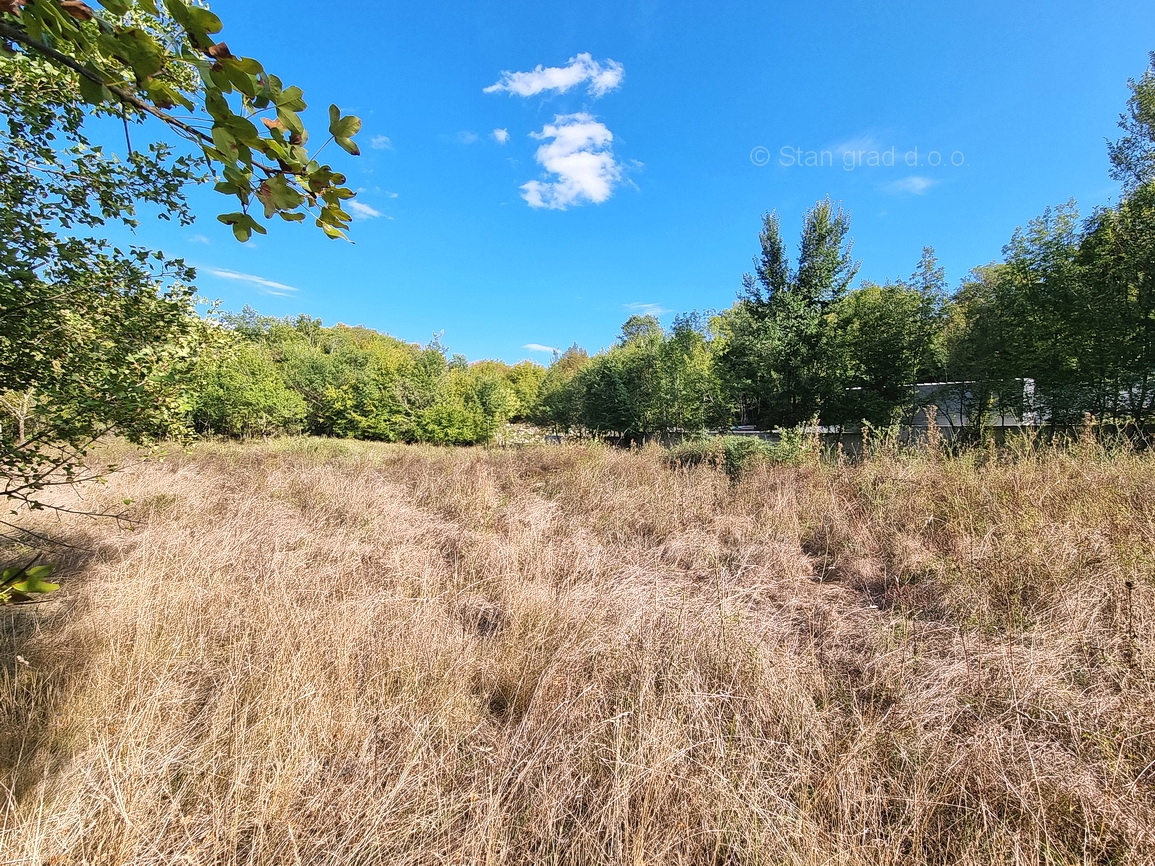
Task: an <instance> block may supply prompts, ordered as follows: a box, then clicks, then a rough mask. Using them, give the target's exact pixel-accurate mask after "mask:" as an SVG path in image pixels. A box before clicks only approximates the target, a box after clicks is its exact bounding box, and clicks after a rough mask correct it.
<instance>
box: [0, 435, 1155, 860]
mask: <svg viewBox="0 0 1155 866" xmlns="http://www.w3.org/2000/svg"><path fill="white" fill-rule="evenodd" d="M79 495H81V496H82V497H83V498H84V504H85V506H86V507H99V506H102V505H103V506H109V505H112V506H114V505H115V504H116V503H119V502H121V501H122V500H124V499H126V498H127V499H132V500H133V504H132V505H131V506H130V510H131V511H132V512H133V513H134V515H135V516H136V517H137V518H139V520H140V523H139V525H136V526H130V525H128V524H116V523H114V522H110V521H103V522H94V521H91V520H86V519H82V518H71V517H68V518H60V517H55V516H52V515H48V514H37V515H31V516H30V517H29V518H28V519H29V520H31V521H32V523H30V524H29V525H35V526H39V527H40V528H42V529H44V530H46V531H51V532H53V533H54V534H56V535H57V536H58V537H61V538H64V539H67V540H69V541H71V542H72V543H73V544H76V545H78V546H80V547H82V548H84V549H82V550H75V551H71V552H66V553H64V554H61V555H60V556H59V557H58V558H59V560H60V562H61V563H62V568H61V572H60V577H61V578H62V579H63V581H64V582H65V584H66V587H65V589H64V590H62V592H61V594H60V595H61V597H60V598H59V599H58V600H55V601H52V602H49V603H45V604H40V605H35V606H25V607H21V608H16V609H6V610H3V611H0V633H2V634H0V641H2V644H3V646H2V648H0V781H2V783H3V790H2V792H0V793H2V794H3V796H4V798H5V799H4V802H3V819H2V825H0V862H3V863H28V864H36V866H40V864H79V863H90V864H178V863H188V864H295V863H303V864H321V863H326V864H370V863H372V864H506V863H525V864H539V863H540V864H547V863H566V864H583V866H584V864H631V866H635V864H636V866H642V864H675V863H676V864H718V866H721V864H799V866H801V864H806V866H819V864H845V866H852V864H853V866H860V864H861V866H866V864H878V866H883V864H887V866H889V864H924V863H925V864H955V863H958V864H992V863H999V864H1136V866H1137V864H1150V863H1153V862H1155V579H1153V569H1155V458H1149V457H1139V456H1129V455H1115V456H1108V455H1105V454H1103V453H1102V452H1100V450H1099V449H1098V448H1096V447H1094V446H1092V445H1089V444H1086V443H1084V444H1083V445H1081V446H1078V447H1076V448H1075V449H1074V450H1073V451H1071V452H1067V453H1050V452H1047V453H1043V454H1040V455H1033V456H1032V455H1020V456H1018V457H1015V458H1012V457H1002V458H995V457H992V456H991V455H989V454H978V455H972V456H970V457H960V458H949V459H948V458H940V457H938V456H936V455H934V454H905V455H904V454H893V453H892V454H879V455H875V456H873V457H872V458H870V459H868V460H866V461H864V462H863V463H861V464H858V465H836V464H815V465H810V466H801V467H795V468H787V467H773V466H762V467H759V468H755V469H753V470H751V471H749V472H747V473H745V474H744V475H743V476H742V477H741V478H740V479H739V480H737V481H732V480H731V479H730V478H728V477H727V476H726V474H724V473H723V472H721V471H718V470H716V469H713V468H710V467H707V466H701V467H697V468H691V469H684V468H670V467H668V466H667V465H665V464H664V462H663V460H662V457H661V453H660V452H659V451H657V450H645V451H642V452H636V453H627V452H620V451H612V450H608V449H604V448H595V447H569V446H565V447H561V446H558V447H551V448H524V449H510V450H488V451H487V450H480V449H477V450H438V449H434V448H419V447H401V446H384V445H370V444H358V443H343V442H332V441H318V440H306V439H302V440H287V441H283V442H271V443H260V444H245V445H232V444H224V445H222V444H202V445H199V446H197V447H196V448H194V449H193V450H192V451H191V452H190V453H187V454H185V453H179V452H178V453H172V454H170V455H169V456H168V457H167V458H166V459H164V460H163V461H152V462H149V463H145V464H143V465H141V466H138V467H136V468H133V469H128V470H125V471H122V472H120V473H118V474H116V475H113V476H112V477H111V478H110V481H109V483H108V484H107V485H105V486H100V487H95V486H89V487H87V488H84V489H83V490H82V491H80V494H79ZM15 556H16V552H15V551H11V550H9V551H8V552H7V554H6V558H8V559H13V558H14V557H15Z"/></svg>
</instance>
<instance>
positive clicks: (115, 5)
mask: <svg viewBox="0 0 1155 866" xmlns="http://www.w3.org/2000/svg"><path fill="white" fill-rule="evenodd" d="M100 5H101V6H103V7H104V8H105V9H107V10H108V11H109V12H111V13H112V14H113V15H124V14H126V13H127V12H128V10H129V9H131V8H132V4H131V3H130V2H128V0H100Z"/></svg>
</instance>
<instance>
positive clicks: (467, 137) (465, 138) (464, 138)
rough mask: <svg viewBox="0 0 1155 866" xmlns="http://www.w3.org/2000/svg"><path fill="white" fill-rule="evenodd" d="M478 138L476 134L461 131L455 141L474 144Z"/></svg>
mask: <svg viewBox="0 0 1155 866" xmlns="http://www.w3.org/2000/svg"><path fill="white" fill-rule="evenodd" d="M480 137H481V136H479V135H478V134H477V133H476V132H468V131H463V132H459V133H457V140H458V141H459V142H461V143H462V144H476V143H477V140H478V139H479V138H480Z"/></svg>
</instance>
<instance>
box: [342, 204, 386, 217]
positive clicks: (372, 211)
mask: <svg viewBox="0 0 1155 866" xmlns="http://www.w3.org/2000/svg"><path fill="white" fill-rule="evenodd" d="M346 207H348V208H349V213H350V215H351V216H352V217H353V219H355V220H371V219H376V218H377V217H379V216H381V215H382V214H381V211H379V210H377V208H375V207H372V206H370V205H367V204H365V203H364V202H359V201H357V200H356V199H352V200H350V201H349V202H347V203H346Z"/></svg>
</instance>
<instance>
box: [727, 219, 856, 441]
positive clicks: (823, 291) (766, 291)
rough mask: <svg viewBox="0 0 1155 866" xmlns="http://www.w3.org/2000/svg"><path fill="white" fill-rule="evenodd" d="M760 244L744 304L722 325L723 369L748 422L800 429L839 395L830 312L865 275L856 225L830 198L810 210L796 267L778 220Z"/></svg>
mask: <svg viewBox="0 0 1155 866" xmlns="http://www.w3.org/2000/svg"><path fill="white" fill-rule="evenodd" d="M759 242H760V245H761V255H760V256H759V257H758V258H756V259H755V260H754V265H755V270H754V273H753V274H747V275H746V276H745V277H744V278H743V287H742V292H741V294H740V296H739V300H738V304H737V305H736V307H735V309H734V310H732V311H731V312H730V313H729V314H728V315H724V316H723V317H722V319H721V320H720V322H719V327H720V329H721V333H723V334H724V336H725V342H724V348H723V350H722V352H721V357H720V367H721V369H722V370H723V371H724V373H723V375H724V377H725V379H726V380H727V381H728V383H730V385H731V397H732V399H733V402H734V403H736V404H737V405H739V406H740V407H742V410H743V413H744V414H745V415H746V417H747V419H748V420H751V421H755V422H757V423H759V424H762V425H764V426H767V427H770V426H794V425H797V424H800V423H802V422H804V421H806V420H808V419H809V418H811V417H812V416H814V415H815V414H819V413H821V411H822V410H823V408H824V407H825V406H827V405H829V404H830V402H831V400H832V399H834V398H836V397H837V395H838V393H839V388H840V384H839V383H840V379H841V378H842V377H841V375H840V371H838V370H836V369H834V367H833V366H832V365H833V364H834V362H835V360H836V357H837V354H836V352H835V346H834V341H833V339H832V335H831V327H832V321H831V307H832V306H833V305H834V304H836V303H837V302H838V301H839V300H840V299H841V298H842V297H843V296H844V295H845V294H846V291H847V289H848V288H849V286H850V283H851V282H852V281H853V279H854V276H855V274H856V273H857V272H858V263H857V262H856V261H854V258H853V256H852V255H851V247H852V242H851V239H850V219H849V216H848V215H847V214H846V213H844V212H843V210H842V209H841V207H838V206H836V205H834V204H833V203H832V202H831V201H830V200H829V199H827V200H825V201H821V202H818V203H817V204H816V205H815V206H814V207H813V208H811V209H810V210H809V211H807V213H806V216H805V218H804V220H803V228H802V238H801V242H800V244H799V251H798V260H797V263H796V265H794V266H793V267H791V265H790V262H789V260H788V257H787V255H786V252H785V246H784V244H783V242H782V237H781V231H780V226H779V220H778V217H777V215H776V214H767V215H766V216H765V217H764V218H763V221H762V230H761V232H760V233H759Z"/></svg>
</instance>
